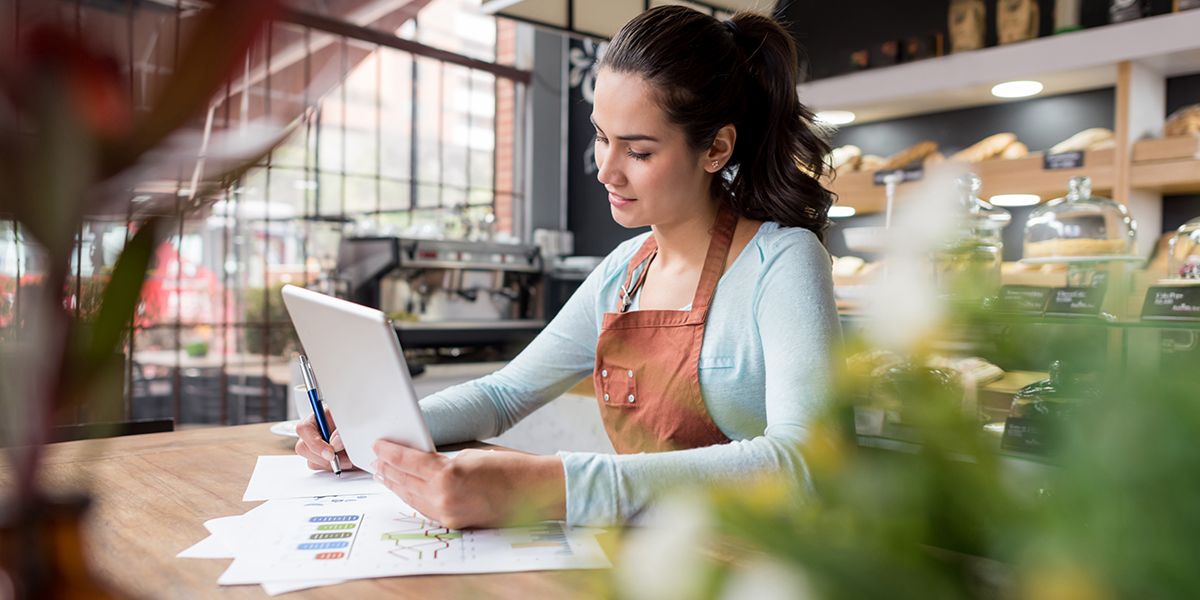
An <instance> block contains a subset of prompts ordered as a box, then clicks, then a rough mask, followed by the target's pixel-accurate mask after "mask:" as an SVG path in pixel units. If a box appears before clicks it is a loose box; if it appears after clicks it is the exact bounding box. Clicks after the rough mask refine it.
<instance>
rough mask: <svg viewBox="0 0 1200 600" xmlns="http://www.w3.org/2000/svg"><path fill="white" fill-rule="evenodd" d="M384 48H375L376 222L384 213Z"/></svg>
mask: <svg viewBox="0 0 1200 600" xmlns="http://www.w3.org/2000/svg"><path fill="white" fill-rule="evenodd" d="M382 175H383V46H380V45H376V46H375V221H376V222H377V223H378V222H379V214H380V212H382V211H383V179H382Z"/></svg>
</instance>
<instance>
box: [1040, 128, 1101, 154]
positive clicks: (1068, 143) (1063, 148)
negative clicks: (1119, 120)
mask: <svg viewBox="0 0 1200 600" xmlns="http://www.w3.org/2000/svg"><path fill="white" fill-rule="evenodd" d="M1112 138H1113V132H1112V131H1110V130H1108V129H1105V128H1103V127H1093V128H1091V129H1084V130H1083V131H1080V132H1079V133H1077V134H1075V135H1073V136H1071V137H1069V138H1067V139H1065V140H1063V141H1061V142H1059V143H1057V144H1055V145H1054V147H1053V148H1051V149H1050V152H1049V153H1050V154H1062V153H1063V152H1076V151H1079V150H1089V149H1093V150H1095V149H1099V148H1095V146H1096V145H1097V144H1101V143H1103V142H1105V141H1106V140H1111V139H1112Z"/></svg>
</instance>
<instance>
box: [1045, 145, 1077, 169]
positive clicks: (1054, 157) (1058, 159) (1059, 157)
mask: <svg viewBox="0 0 1200 600" xmlns="http://www.w3.org/2000/svg"><path fill="white" fill-rule="evenodd" d="M1082 166H1083V151H1082V150H1077V151H1075V152H1063V153H1060V154H1046V155H1044V156H1042V169H1044V170H1047V171H1057V170H1059V169H1078V168H1079V167H1082Z"/></svg>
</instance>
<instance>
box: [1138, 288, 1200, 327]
mask: <svg viewBox="0 0 1200 600" xmlns="http://www.w3.org/2000/svg"><path fill="white" fill-rule="evenodd" d="M1142 319H1143V320H1162V321H1200V286H1161V287H1151V288H1150V289H1148V290H1146V302H1145V304H1142Z"/></svg>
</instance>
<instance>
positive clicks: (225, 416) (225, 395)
mask: <svg viewBox="0 0 1200 600" xmlns="http://www.w3.org/2000/svg"><path fill="white" fill-rule="evenodd" d="M232 91H233V80H232V79H226V80H225V103H224V104H225V119H224V120H225V124H224V129H225V131H229V120H230V114H229V111H230V108H229V104H230V100H231V98H230V96H231V95H232ZM240 184H241V179H239V180H238V182H237V183H235V184H234V185H240ZM229 192H230V190H229V188H225V214H226V215H228V214H229V206H230V205H231V204H233V195H232V194H230V193H229ZM226 219H228V216H227V217H226ZM223 225H224V226H223V227H221V375H220V377H219V378H218V384H219V385H220V387H221V391H220V398H221V400H220V404H221V424H222V425H228V424H229V347H228V346H227V345H226V344H227V342H228V341H229V269H227V268H226V267H225V265H226V264H228V263H229V244H230V242H231V240H230V239H229V221H228V220H226V221H224V223H223ZM235 346H236V344H235Z"/></svg>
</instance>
